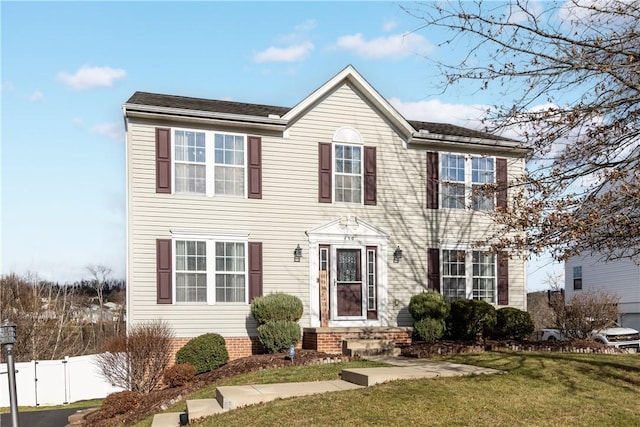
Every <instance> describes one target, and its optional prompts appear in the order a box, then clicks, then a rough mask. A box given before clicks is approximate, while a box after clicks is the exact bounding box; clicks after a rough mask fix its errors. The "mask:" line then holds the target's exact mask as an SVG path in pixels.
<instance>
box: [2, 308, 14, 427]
mask: <svg viewBox="0 0 640 427" xmlns="http://www.w3.org/2000/svg"><path fill="white" fill-rule="evenodd" d="M16 329H17V326H16V324H15V323H13V322H10V321H9V320H8V319H7V320H5V321H4V322H2V325H0V344H1V345H2V346H4V348H5V350H6V351H7V374H8V376H9V405H10V407H11V423H12V424H13V427H18V398H17V396H18V394H17V393H16V365H15V361H14V360H13V345H14V344H15V343H16Z"/></svg>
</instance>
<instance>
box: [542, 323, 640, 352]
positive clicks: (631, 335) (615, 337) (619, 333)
mask: <svg viewBox="0 0 640 427" xmlns="http://www.w3.org/2000/svg"><path fill="white" fill-rule="evenodd" d="M591 338H593V340H594V341H596V342H600V343H602V344H605V345H608V346H611V347H617V348H635V349H638V350H640V332H638V331H636V330H635V329H632V328H622V327H615V328H607V329H602V330H600V331H593V332H592V333H591ZM541 339H542V341H566V340H567V337H566V336H565V335H564V334H563V333H562V332H560V330H559V329H554V328H544V329H542V338H541Z"/></svg>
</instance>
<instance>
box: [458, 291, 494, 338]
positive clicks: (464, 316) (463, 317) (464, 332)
mask: <svg viewBox="0 0 640 427" xmlns="http://www.w3.org/2000/svg"><path fill="white" fill-rule="evenodd" d="M495 326H496V309H495V308H493V306H492V305H491V304H489V303H487V302H484V301H480V300H473V299H463V300H458V301H455V302H453V303H451V311H450V313H449V317H448V318H447V334H448V335H449V337H450V338H451V339H454V340H473V339H477V338H488V337H489V336H491V334H492V333H493V331H494V329H495Z"/></svg>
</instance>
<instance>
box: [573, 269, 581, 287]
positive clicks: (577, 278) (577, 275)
mask: <svg viewBox="0 0 640 427" xmlns="http://www.w3.org/2000/svg"><path fill="white" fill-rule="evenodd" d="M581 289H582V266H581V265H578V266H575V267H573V290H574V291H579V290H581Z"/></svg>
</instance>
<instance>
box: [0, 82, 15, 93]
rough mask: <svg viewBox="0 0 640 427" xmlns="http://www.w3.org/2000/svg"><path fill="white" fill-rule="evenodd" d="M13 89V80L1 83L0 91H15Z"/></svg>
mask: <svg viewBox="0 0 640 427" xmlns="http://www.w3.org/2000/svg"><path fill="white" fill-rule="evenodd" d="M13 89H14V87H13V83H11V82H4V83H2V84H0V92H13Z"/></svg>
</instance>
